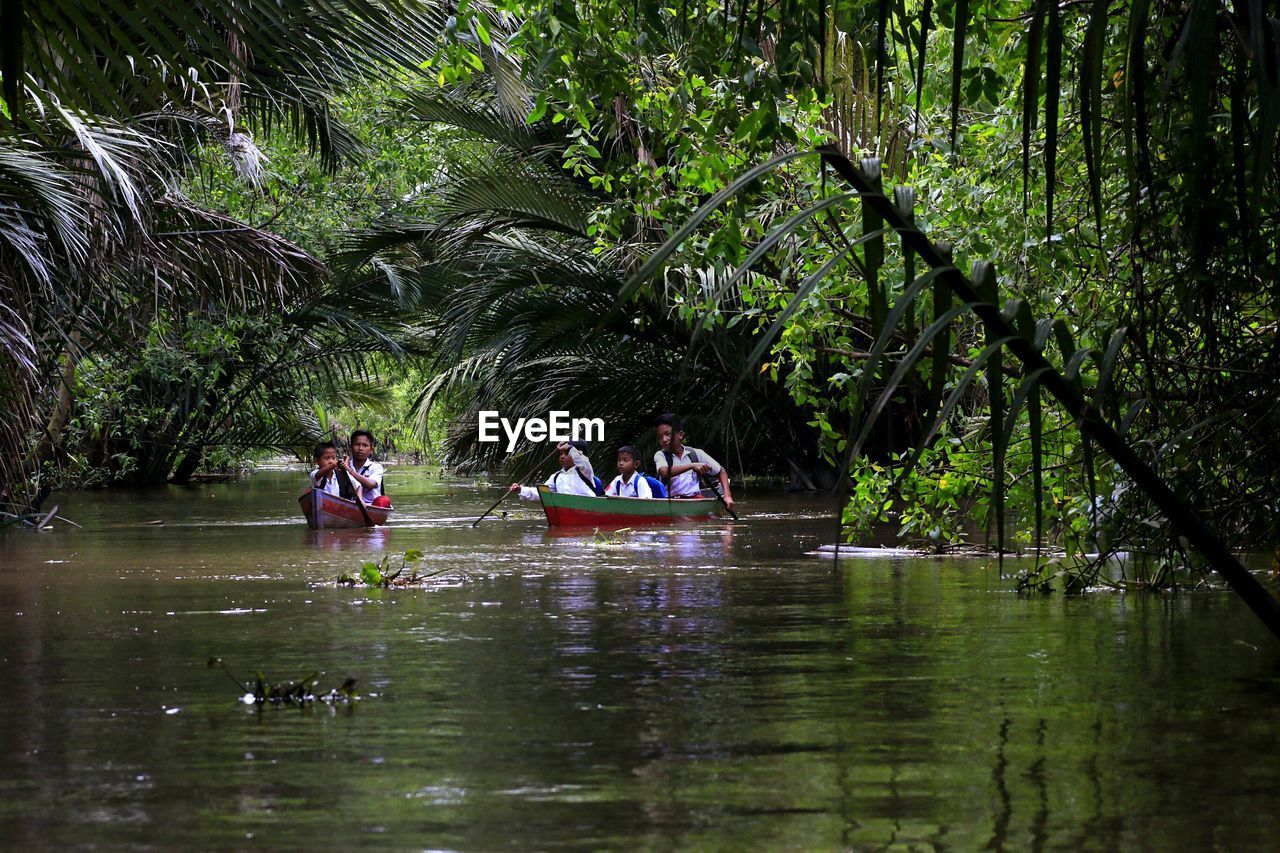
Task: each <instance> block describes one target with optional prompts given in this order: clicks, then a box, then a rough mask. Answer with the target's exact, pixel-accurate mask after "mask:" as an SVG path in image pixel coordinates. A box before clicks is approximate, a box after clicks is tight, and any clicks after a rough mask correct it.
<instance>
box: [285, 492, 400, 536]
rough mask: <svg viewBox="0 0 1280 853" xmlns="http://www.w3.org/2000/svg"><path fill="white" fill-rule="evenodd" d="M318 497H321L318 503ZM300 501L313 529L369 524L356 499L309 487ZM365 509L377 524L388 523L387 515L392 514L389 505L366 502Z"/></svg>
mask: <svg viewBox="0 0 1280 853" xmlns="http://www.w3.org/2000/svg"><path fill="white" fill-rule="evenodd" d="M317 498H319V502H318V503H317V500H316V499H317ZM298 503H299V504H301V505H302V515H303V517H304V518H306V519H307V526H308V527H310V528H311V529H312V530H336V529H338V528H342V527H368V526H369V524H367V523H366V522H365V520H364V513H362V512H361V511H360V507H359V506H357V505H356V502H355V501H349V500H347V499H346V498H340V497H338V496H337V495H331V494H329V493H328V492H322V491H320V490H319V489H307V490H306V491H305V492H303V493H302V497H300V498H298ZM365 509H366V510H368V512H369V521H372V522H373V523H374V524H375V525H376V524H386V523H387V517H388V516H389V515H391V507H389V506H369V505H368V504H365Z"/></svg>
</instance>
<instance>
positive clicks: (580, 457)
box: [510, 441, 596, 501]
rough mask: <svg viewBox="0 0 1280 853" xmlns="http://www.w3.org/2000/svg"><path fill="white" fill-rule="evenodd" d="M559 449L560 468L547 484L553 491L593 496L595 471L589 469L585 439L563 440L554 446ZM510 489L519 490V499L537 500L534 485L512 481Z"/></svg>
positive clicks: (549, 478)
mask: <svg viewBox="0 0 1280 853" xmlns="http://www.w3.org/2000/svg"><path fill="white" fill-rule="evenodd" d="M556 449H557V450H559V451H560V470H559V471H557V472H555V473H554V474H552V475H551V476H550V477H548V478H547V486H548V487H549V488H550V489H551V491H553V492H563V493H564V494H569V495H588V496H594V495H595V493H596V489H595V472H594V471H592V470H591V460H590V459H588V458H587V454H586V452H585V451H586V449H587V443H586V442H585V441H571V442H563V443H561V444H559V445H557V446H556ZM510 491H513V492H515V491H518V492H520V500H523V501H536V500H538V490H537V488H535V487H534V486H522V485H520V484H519V483H512V484H511V489H510Z"/></svg>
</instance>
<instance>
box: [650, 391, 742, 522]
mask: <svg viewBox="0 0 1280 853" xmlns="http://www.w3.org/2000/svg"><path fill="white" fill-rule="evenodd" d="M658 447H659V450H658V452H657V453H655V454H654V455H653V464H654V467H656V468H657V469H658V476H659V477H661V478H662V479H663V480H666V481H667V492H668V494H670V495H671V497H673V498H696V497H700V496H701V489H700V478H701V477H703V476H706V477H708V478H712V482H713V483H714V482H717V481H718V482H719V485H720V489H719V494H720V496H721V499H722V500H723V501H724V506H725V509H727V510H729V512H731V513H732V512H733V495H732V494H730V493H729V474H728V472H726V471H725V470H724V468H723V467H722V466H721V465H720V463H719V462H717V461H716V460H715V459H712V458H711V455H710V454H709V453H707V452H706V451H705V450H698V449H697V448H695V447H689V446H688V445H686V444H685V443H684V423H683V422H681V420H680V418H679V417H678V416H677V415H675V414H673V413H671V412H666V413H665V414H663V415H661V416H660V417H659V418H658ZM712 488H713V489H714V488H715V487H714V486H712Z"/></svg>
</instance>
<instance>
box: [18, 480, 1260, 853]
mask: <svg viewBox="0 0 1280 853" xmlns="http://www.w3.org/2000/svg"><path fill="white" fill-rule="evenodd" d="M300 482H301V476H300V475H296V474H295V475H289V474H283V473H264V474H259V475H257V476H255V477H253V478H252V479H250V480H249V481H247V482H245V483H237V484H225V485H214V486H208V487H202V488H196V489H168V490H160V491H156V492H152V493H149V494H136V493H134V494H105V495H79V496H59V497H61V498H62V500H61V503H62V512H63V514H66V515H69V516H71V517H72V518H74V519H75V520H76V521H78V522H80V523H81V524H84V525H85V526H86V529H84V530H73V529H70V528H67V527H65V526H60V527H58V528H57V529H55V530H53V531H49V532H46V533H42V534H34V533H29V532H9V533H5V534H0V685H3V690H4V692H5V694H6V695H5V697H4V701H3V703H2V704H0V762H2V766H3V768H4V769H3V773H2V774H0V780H2V781H0V844H3V846H4V847H6V848H10V849H13V848H24V847H32V846H36V847H55V846H58V847H61V846H91V845H101V846H122V845H127V846H134V845H138V846H141V845H146V846H156V847H162V848H173V847H201V848H226V847H236V848H242V847H255V846H262V847H288V848H304V847H319V846H341V847H348V846H356V845H361V846H385V847H393V848H433V849H458V850H501V849H517V850H528V849H547V848H557V847H569V848H580V849H602V848H637V847H638V848H646V849H670V848H695V849H697V848H709V849H805V850H826V849H839V848H859V849H862V848H880V847H886V846H903V847H908V848H911V847H916V848H928V847H936V848H953V849H959V850H974V849H981V848H991V849H999V848H1010V849H1043V848H1054V849H1061V848H1086V849H1116V848H1143V849H1205V848H1220V849H1228V850H1251V849H1276V847H1277V845H1280V808H1277V806H1278V805H1280V762H1277V761H1276V760H1275V746H1276V742H1277V737H1276V733H1277V729H1278V727H1280V714H1278V712H1277V708H1278V707H1280V644H1277V643H1276V642H1275V641H1274V640H1273V639H1271V638H1270V637H1269V635H1266V634H1265V633H1264V630H1263V629H1262V628H1261V627H1260V626H1259V624H1258V623H1257V621H1256V620H1255V619H1254V618H1253V617H1252V615H1251V614H1249V613H1248V612H1247V610H1246V609H1245V608H1244V607H1243V606H1241V605H1240V604H1239V603H1238V602H1237V601H1236V600H1235V599H1234V598H1233V597H1231V596H1230V595H1227V594H1205V593H1198V594H1181V595H1178V596H1170V597H1141V596H1129V597H1124V596H1117V595H1093V596H1089V597H1086V598H1083V599H1064V598H1063V597H1061V596H1053V597H1049V598H1030V599H1027V598H1020V597H1018V596H1016V595H1014V594H1012V593H1010V592H1009V591H1008V586H1009V585H1008V582H1006V581H1001V580H1000V579H999V578H998V577H997V575H996V573H995V572H994V571H993V570H991V569H988V568H985V567H984V566H983V565H982V564H981V563H979V562H975V561H962V560H950V561H939V560H925V559H916V560H905V559H894V560H889V559H877V560H863V561H846V562H843V563H842V564H841V565H840V566H839V567H838V568H834V569H833V567H832V565H831V563H830V562H829V561H819V560H816V559H814V558H811V557H805V556H803V553H804V552H805V551H806V550H809V549H810V548H812V547H813V546H814V545H816V544H818V543H821V542H825V541H829V540H830V537H831V534H830V532H829V528H830V522H829V521H827V520H826V517H827V516H826V513H825V510H824V509H823V508H822V507H821V506H820V505H818V504H815V503H813V502H812V501H806V500H800V499H796V500H792V499H788V498H786V497H783V496H768V495H755V494H751V493H750V492H743V493H742V495H741V500H742V506H741V508H742V510H744V511H745V512H744V519H743V522H742V523H741V524H737V525H732V526H723V527H722V526H703V527H698V528H689V529H685V530H679V531H653V532H645V533H637V534H636V535H635V536H634V537H632V539H631V540H630V542H628V543H627V544H625V545H619V546H601V545H597V544H594V543H593V542H592V541H591V539H590V537H589V536H588V537H581V536H578V537H560V536H549V535H547V534H546V529H545V523H544V522H543V521H542V519H541V517H540V515H535V514H534V512H533V510H532V509H531V508H530V505H527V504H526V505H523V506H520V507H516V508H515V509H514V510H513V512H512V513H511V516H510V517H509V518H508V519H507V520H505V521H503V520H496V521H492V522H490V521H486V522H484V523H483V524H482V525H481V527H480V528H479V529H475V530H473V529H472V528H471V526H470V522H471V520H472V519H473V518H474V517H475V515H477V514H478V513H479V511H480V510H481V509H483V507H485V506H487V504H488V502H489V500H491V498H492V496H494V494H495V493H494V492H493V491H492V490H486V491H483V492H480V493H478V492H476V491H475V490H474V489H473V488H471V487H469V486H453V485H444V484H439V483H437V482H435V481H433V480H430V479H429V478H426V477H424V476H422V475H420V474H412V473H409V472H405V471H404V470H403V469H400V470H393V473H392V475H391V477H390V483H391V485H392V487H393V495H394V497H395V498H396V500H397V502H398V506H399V507H400V508H401V512H400V514H399V516H398V517H397V521H396V526H395V527H394V528H391V529H387V530H378V531H373V532H368V531H329V532H320V533H312V532H309V531H307V530H305V529H304V527H303V526H302V524H301V520H300V517H299V516H298V514H297V507H296V503H295V498H296V495H297V492H298V491H299V490H300V489H299V483H300ZM736 491H737V490H735V493H736ZM158 518H159V519H164V521H165V523H164V524H163V525H160V526H154V525H144V524H143V523H144V522H146V521H149V520H152V519H158ZM407 548H421V549H423V550H425V551H426V552H428V554H429V560H430V564H431V565H432V566H435V567H445V566H448V567H452V568H455V569H456V570H458V571H459V572H465V576H462V575H461V574H460V575H459V576H457V577H455V578H454V579H453V580H452V581H451V582H450V583H447V584H442V585H440V586H438V587H436V588H433V589H428V590H396V591H382V592H368V591H361V590H351V589H335V588H332V587H329V586H325V585H324V582H325V581H327V580H329V579H332V578H333V577H336V576H337V575H338V573H339V572H341V571H344V570H352V569H355V568H356V567H357V566H358V565H359V563H360V562H361V561H363V560H365V559H368V558H370V557H373V558H379V557H380V556H381V555H382V554H384V553H392V554H395V553H400V552H402V551H403V550H404V549H407ZM215 655H216V656H220V657H222V658H224V659H225V660H226V661H227V662H228V663H230V664H231V665H232V667H233V668H234V669H236V670H237V671H239V672H243V673H245V674H246V675H247V674H248V672H249V671H251V670H254V669H261V670H263V671H265V673H266V674H267V676H268V678H270V679H274V680H278V681H290V680H296V679H297V678H299V677H301V676H302V675H305V674H306V673H308V672H310V671H312V670H315V669H320V670H323V671H324V672H325V673H326V674H325V675H324V676H323V678H322V679H321V682H322V686H325V687H329V686H336V685H337V684H339V683H341V681H342V680H343V679H344V678H345V677H347V676H349V675H350V676H354V677H356V678H358V679H359V682H360V687H361V689H362V690H363V692H364V693H365V698H364V699H363V700H362V701H360V702H359V703H358V704H356V705H355V706H353V707H338V708H329V707H325V706H320V707H312V708H308V709H306V710H298V709H290V708H267V709H265V710H257V709H255V708H254V707H250V706H245V705H242V704H240V703H239V702H238V697H239V693H240V690H239V688H237V687H236V686H235V685H234V684H233V683H232V682H231V680H230V679H228V678H227V677H226V675H225V674H223V673H222V672H220V671H218V670H211V669H209V668H207V667H206V660H207V659H208V658H209V657H210V656H215Z"/></svg>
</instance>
